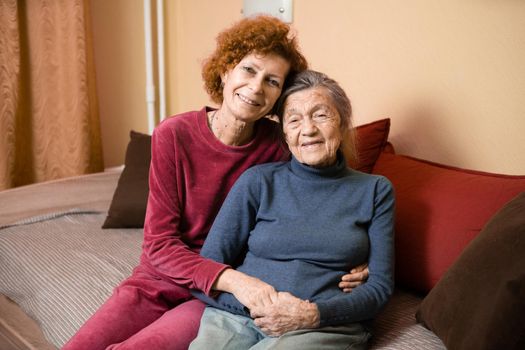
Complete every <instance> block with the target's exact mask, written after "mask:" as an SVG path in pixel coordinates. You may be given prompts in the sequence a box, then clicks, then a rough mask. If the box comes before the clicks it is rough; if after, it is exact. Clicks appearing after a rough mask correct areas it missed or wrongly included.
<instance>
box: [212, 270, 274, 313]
mask: <svg viewBox="0 0 525 350" xmlns="http://www.w3.org/2000/svg"><path fill="white" fill-rule="evenodd" d="M213 289H215V290H220V291H223V292H229V293H232V294H233V295H234V296H235V298H237V300H239V302H240V303H241V304H243V305H244V306H246V307H247V308H248V309H250V310H251V309H256V308H264V307H266V306H268V305H271V304H272V303H274V302H275V301H276V300H277V291H276V290H275V288H273V287H272V286H271V285H269V284H268V283H266V282H263V281H261V280H260V279H258V278H255V277H251V276H248V275H246V274H244V273H242V272H239V271H236V270H233V269H226V270H224V271H223V272H222V273H221V275H220V276H219V277H218V278H217V281H216V282H215V284H214V286H213Z"/></svg>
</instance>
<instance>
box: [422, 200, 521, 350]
mask: <svg viewBox="0 0 525 350" xmlns="http://www.w3.org/2000/svg"><path fill="white" fill-rule="evenodd" d="M480 204H481V203H480ZM416 318H417V320H418V321H419V322H421V323H423V324H424V325H425V326H426V327H427V328H429V329H430V330H432V331H433V332H434V333H435V334H436V335H437V336H438V337H439V338H441V340H442V341H443V342H444V343H445V345H446V346H447V348H448V349H457V350H462V349H465V350H470V349H476V350H489V349H506V350H513V349H516V350H517V349H525V332H524V330H525V328H524V327H525V326H524V325H525V192H523V193H521V194H520V195H518V196H517V197H516V198H515V199H513V200H511V201H510V202H509V203H507V204H506V205H505V206H504V207H503V208H502V209H501V210H500V211H499V212H498V213H497V214H496V215H494V216H493V217H492V219H491V220H490V221H489V222H488V224H487V225H486V226H485V227H484V228H483V230H482V231H481V232H480V234H479V235H478V236H477V237H476V238H475V239H474V240H473V241H472V242H471V243H470V244H469V245H468V246H467V248H466V249H465V251H464V252H463V253H462V254H461V256H460V257H459V259H458V260H457V262H456V263H455V264H454V265H453V266H452V267H451V268H450V269H449V270H448V271H447V273H446V274H445V275H444V276H443V278H442V279H441V280H440V281H439V283H438V284H437V285H436V286H435V287H434V289H432V290H431V291H430V293H429V294H428V295H427V296H426V297H425V298H424V300H423V302H422V303H421V305H420V307H419V309H418V311H417V313H416Z"/></svg>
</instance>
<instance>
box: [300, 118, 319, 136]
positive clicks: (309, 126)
mask: <svg viewBox="0 0 525 350" xmlns="http://www.w3.org/2000/svg"><path fill="white" fill-rule="evenodd" d="M316 131H317V126H316V125H315V123H314V122H313V120H312V119H311V118H304V119H303V121H302V123H301V133H302V134H303V135H310V134H313V133H315V132H316Z"/></svg>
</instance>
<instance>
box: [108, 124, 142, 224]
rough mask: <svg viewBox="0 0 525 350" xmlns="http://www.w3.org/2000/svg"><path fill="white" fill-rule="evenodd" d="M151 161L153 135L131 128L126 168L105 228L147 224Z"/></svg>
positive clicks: (112, 201) (112, 202)
mask: <svg viewBox="0 0 525 350" xmlns="http://www.w3.org/2000/svg"><path fill="white" fill-rule="evenodd" d="M150 161H151V136H149V135H146V134H141V133H138V132H135V131H133V130H132V131H131V132H130V141H129V144H128V148H127V150H126V159H125V162H124V170H123V171H122V174H121V175H120V178H119V181H118V185H117V189H116V190H115V193H114V194H113V199H112V200H111V205H110V207H109V211H108V215H107V217H106V220H105V221H104V224H103V225H102V228H132V227H144V217H145V216H146V205H147V202H148V192H149V185H148V177H149V164H150Z"/></svg>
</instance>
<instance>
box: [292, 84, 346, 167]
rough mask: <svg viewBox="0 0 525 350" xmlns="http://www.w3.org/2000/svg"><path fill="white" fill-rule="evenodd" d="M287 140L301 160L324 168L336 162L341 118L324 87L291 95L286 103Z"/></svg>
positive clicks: (293, 152) (340, 140) (339, 141)
mask: <svg viewBox="0 0 525 350" xmlns="http://www.w3.org/2000/svg"><path fill="white" fill-rule="evenodd" d="M283 131H284V134H285V138H286V143H287V144H288V147H289V148H290V151H291V152H292V154H293V155H294V157H295V158H296V159H297V160H298V161H299V162H301V163H303V164H306V165H309V166H312V167H315V168H322V167H326V166H330V165H332V164H334V163H335V162H336V158H337V150H338V149H339V146H340V144H341V142H342V140H343V135H342V131H341V117H340V116H339V113H338V112H337V109H336V108H335V106H334V105H333V103H332V99H331V97H330V96H329V94H328V91H327V90H326V89H325V88H321V87H320V88H312V89H307V90H302V91H298V92H296V93H293V94H291V95H290V96H288V98H287V99H286V101H285V104H284V115H283Z"/></svg>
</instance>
